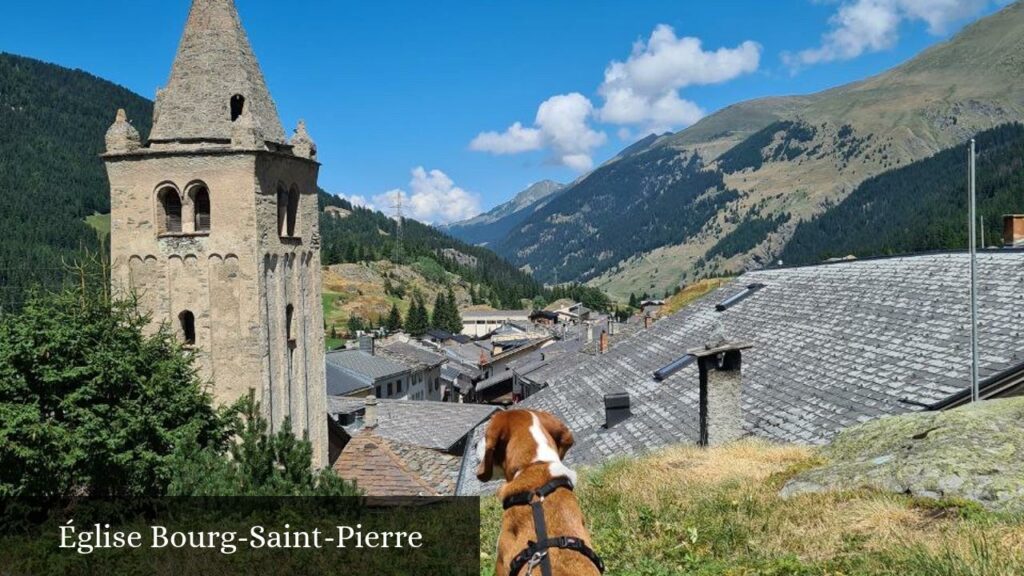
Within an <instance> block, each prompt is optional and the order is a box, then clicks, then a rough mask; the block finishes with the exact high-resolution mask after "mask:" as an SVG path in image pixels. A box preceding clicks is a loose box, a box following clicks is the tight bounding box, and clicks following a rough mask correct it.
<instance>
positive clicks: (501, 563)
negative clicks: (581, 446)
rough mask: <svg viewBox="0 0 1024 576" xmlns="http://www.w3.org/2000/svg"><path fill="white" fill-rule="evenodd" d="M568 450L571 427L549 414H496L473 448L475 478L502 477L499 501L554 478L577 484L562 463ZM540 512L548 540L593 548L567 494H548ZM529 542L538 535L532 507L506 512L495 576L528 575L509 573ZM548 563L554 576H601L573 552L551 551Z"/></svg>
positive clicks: (572, 498)
mask: <svg viewBox="0 0 1024 576" xmlns="http://www.w3.org/2000/svg"><path fill="white" fill-rule="evenodd" d="M572 445H573V437H572V432H571V431H570V430H569V428H568V427H567V426H566V425H565V424H564V423H562V421H560V420H559V419H558V418H555V417H554V416H552V415H551V414H548V413H547V412H540V411H534V410H508V411H505V412H499V413H497V414H495V415H494V417H493V418H491V421H490V424H488V426H487V432H486V435H485V437H484V438H483V439H482V440H481V441H480V442H479V443H478V444H477V446H476V452H477V458H478V459H479V461H480V465H479V467H478V468H477V471H476V475H477V478H479V479H480V480H481V481H483V482H488V481H490V480H491V479H492V478H493V477H494V475H495V472H497V474H499V475H504V477H505V481H506V483H505V485H504V486H502V488H501V490H500V491H499V492H498V498H499V499H500V500H504V499H505V498H507V497H508V496H510V495H513V494H520V493H529V492H532V491H535V490H537V489H539V488H541V487H542V486H544V485H546V484H547V483H548V482H550V481H551V480H552V479H553V478H556V477H558V476H564V477H566V478H568V479H569V480H571V481H572V483H573V485H575V484H576V473H575V472H573V471H572V470H570V469H569V468H567V467H566V466H565V465H564V464H562V458H564V457H565V453H566V452H567V451H568V450H569V448H570V447H572ZM543 507H544V516H545V518H546V523H547V533H548V536H549V537H557V536H569V537H573V538H578V539H580V540H582V541H583V542H584V543H585V544H586V545H587V546H591V540H590V533H589V532H587V529H586V527H585V526H584V521H583V512H582V511H581V510H580V505H579V502H578V501H577V500H576V496H575V494H573V493H572V491H571V490H565V489H560V490H556V491H555V492H553V493H551V495H550V496H548V497H547V498H546V499H545V500H544V504H543ZM531 540H532V541H537V534H536V531H535V527H534V521H533V514H532V510H531V508H530V506H514V507H511V508H509V509H507V510H505V515H504V517H503V518H502V522H501V534H500V535H499V536H498V557H497V566H496V568H495V574H496V576H527V570H526V569H522V570H520V571H519V574H509V565H510V563H511V561H512V559H513V558H515V557H516V555H518V554H519V553H521V552H522V551H523V550H526V548H527V546H528V545H529V542H530V541H531ZM549 558H550V561H551V569H552V574H553V575H554V576H570V575H571V576H592V575H593V576H599V575H600V572H599V571H598V570H597V568H596V567H595V565H594V564H593V562H591V560H590V559H588V558H586V557H585V556H583V555H581V554H580V553H578V552H576V551H573V550H564V549H559V548H552V549H550V550H549ZM535 573H539V570H536V571H535Z"/></svg>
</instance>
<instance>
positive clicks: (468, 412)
mask: <svg viewBox="0 0 1024 576" xmlns="http://www.w3.org/2000/svg"><path fill="white" fill-rule="evenodd" d="M364 409H365V402H364V400H363V399H361V398H343V397H338V396H328V397H327V411H328V414H330V415H331V416H332V417H336V416H337V415H338V414H343V413H345V414H351V413H355V412H360V411H362V410H364ZM497 410H498V408H497V407H495V406H485V405H481V404H455V403H451V402H433V401H425V400H387V399H379V400H377V427H376V428H375V429H374V433H375V434H376V435H377V436H380V437H382V438H386V439H388V440H394V441H397V442H403V443H406V444H411V445H413V446H420V447H423V448H434V449H437V450H446V451H447V450H452V449H453V448H455V446H456V445H457V444H458V443H459V442H460V441H461V440H462V439H463V438H464V437H465V436H466V435H467V434H469V433H470V432H472V431H473V429H474V428H476V427H477V426H478V425H479V424H480V423H481V422H483V421H484V420H487V419H488V418H490V417H491V414H493V413H494V412H495V411H497ZM361 428H362V422H361V421H357V424H354V425H351V426H346V427H345V430H346V431H347V432H348V433H349V434H351V435H352V436H355V435H356V434H358V432H359V431H360V429H361Z"/></svg>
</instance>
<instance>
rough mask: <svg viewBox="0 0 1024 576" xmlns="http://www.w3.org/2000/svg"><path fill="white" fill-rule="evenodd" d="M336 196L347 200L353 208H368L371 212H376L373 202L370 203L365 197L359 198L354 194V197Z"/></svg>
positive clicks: (346, 195)
mask: <svg viewBox="0 0 1024 576" xmlns="http://www.w3.org/2000/svg"><path fill="white" fill-rule="evenodd" d="M338 196H340V197H342V198H344V199H345V200H348V201H349V202H351V203H352V205H353V206H362V207H363V208H369V209H371V210H376V208H375V207H374V205H373V202H370V199H369V198H367V197H366V196H360V195H358V194H354V195H348V194H338Z"/></svg>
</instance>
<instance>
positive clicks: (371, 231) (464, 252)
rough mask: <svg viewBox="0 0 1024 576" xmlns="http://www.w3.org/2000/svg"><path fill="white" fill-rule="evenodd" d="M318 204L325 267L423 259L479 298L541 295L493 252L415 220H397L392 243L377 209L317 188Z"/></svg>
mask: <svg viewBox="0 0 1024 576" xmlns="http://www.w3.org/2000/svg"><path fill="white" fill-rule="evenodd" d="M320 205H321V208H323V209H324V210H323V212H322V214H321V217H320V236H321V244H322V250H323V252H322V257H321V259H322V263H323V264H324V265H325V266H329V265H332V264H341V263H356V262H374V261H379V260H390V261H392V262H395V263H399V264H401V263H414V262H418V261H421V260H422V259H424V258H426V259H430V260H433V261H435V262H436V263H437V264H440V266H441V267H442V268H443V269H444V270H445V271H447V272H450V273H452V274H456V275H457V276H459V277H460V278H462V279H463V280H464V281H465V282H466V283H468V284H470V285H474V286H477V287H479V288H480V289H482V290H483V297H482V300H484V301H486V302H487V303H490V304H493V305H496V306H497V305H500V306H501V307H508V308H520V307H522V305H523V304H522V300H524V299H529V300H532V299H534V298H535V297H537V296H539V295H541V293H542V287H541V285H540V284H539V283H538V282H536V281H535V280H534V279H533V278H532V277H531V276H530V275H529V274H526V273H525V272H522V271H521V270H519V269H517V268H516V267H515V266H512V265H511V264H509V263H508V262H506V261H504V260H502V259H501V258H500V257H499V256H498V255H496V254H495V253H494V252H491V251H490V250H488V249H486V248H482V247H479V246H472V245H469V244H467V243H465V242H462V241H461V240H456V239H455V238H452V237H451V236H449V235H447V234H445V233H444V232H441V231H440V230H437V229H436V228H433V227H431V226H428V225H426V224H423V223H421V222H417V221H416V220H411V219H403V222H402V231H401V242H398V241H397V238H398V234H399V232H398V222H397V221H396V220H395V219H393V218H391V217H389V216H387V215H385V214H383V213H381V212H377V211H374V210H369V209H367V208H362V207H358V206H353V205H352V204H351V203H350V202H348V201H347V200H345V199H343V198H341V197H338V196H334V195H331V194H328V193H326V192H323V191H321V192H320ZM330 207H334V208H336V209H340V210H331V209H330Z"/></svg>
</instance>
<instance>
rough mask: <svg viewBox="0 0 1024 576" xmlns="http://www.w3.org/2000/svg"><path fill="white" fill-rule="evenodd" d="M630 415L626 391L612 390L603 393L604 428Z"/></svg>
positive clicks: (610, 426)
mask: <svg viewBox="0 0 1024 576" xmlns="http://www.w3.org/2000/svg"><path fill="white" fill-rule="evenodd" d="M630 416H631V414H630V412H629V393H628V392H613V393H611V394H605V395H604V427H605V428H612V427H613V426H615V425H616V424H618V423H619V422H622V421H623V420H625V419H627V418H629V417H630Z"/></svg>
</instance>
